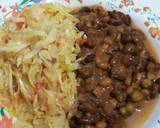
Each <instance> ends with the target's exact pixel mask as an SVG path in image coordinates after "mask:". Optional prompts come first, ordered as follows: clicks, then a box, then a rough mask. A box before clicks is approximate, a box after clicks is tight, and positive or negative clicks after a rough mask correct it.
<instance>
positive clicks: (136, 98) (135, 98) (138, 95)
mask: <svg viewBox="0 0 160 128" xmlns="http://www.w3.org/2000/svg"><path fill="white" fill-rule="evenodd" d="M131 97H132V100H133V101H134V102H139V101H141V100H143V94H142V93H141V92H140V91H134V92H133V94H132V95H131Z"/></svg>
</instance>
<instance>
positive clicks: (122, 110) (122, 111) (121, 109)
mask: <svg viewBox="0 0 160 128" xmlns="http://www.w3.org/2000/svg"><path fill="white" fill-rule="evenodd" d="M120 113H121V114H122V115H126V114H127V110H126V108H125V107H122V108H120Z"/></svg>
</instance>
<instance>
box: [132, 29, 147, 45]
mask: <svg viewBox="0 0 160 128" xmlns="http://www.w3.org/2000/svg"><path fill="white" fill-rule="evenodd" d="M132 38H133V41H134V42H141V41H143V40H144V39H145V37H144V34H143V33H142V32H141V31H140V30H138V29H134V30H132Z"/></svg>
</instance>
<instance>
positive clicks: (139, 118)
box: [125, 40, 160, 128]
mask: <svg viewBox="0 0 160 128" xmlns="http://www.w3.org/2000/svg"><path fill="white" fill-rule="evenodd" d="M145 46H146V48H147V50H148V51H149V52H150V54H151V56H152V57H153V58H154V59H156V60H157V61H158V60H159V58H158V54H157V52H156V50H155V49H154V47H153V46H152V44H151V43H150V42H149V41H148V40H147V41H145ZM159 98H160V97H158V98H156V99H153V100H151V101H146V102H143V103H142V104H141V105H140V108H139V109H137V110H136V111H135V113H134V114H133V115H132V116H131V117H129V118H128V119H127V120H126V121H125V122H126V123H125V125H126V126H125V127H126V128H143V126H144V123H145V122H146V121H147V120H148V119H149V117H150V116H151V114H152V113H153V111H154V109H155V107H156V105H157V103H158V99H159ZM133 122H134V124H133Z"/></svg>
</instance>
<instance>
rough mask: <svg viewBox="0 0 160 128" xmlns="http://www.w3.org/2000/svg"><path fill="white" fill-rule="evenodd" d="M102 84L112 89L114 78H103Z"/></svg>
mask: <svg viewBox="0 0 160 128" xmlns="http://www.w3.org/2000/svg"><path fill="white" fill-rule="evenodd" d="M99 84H100V85H101V86H103V87H106V88H109V89H112V88H113V87H112V79H111V78H108V77H107V78H103V79H102V80H101V81H100V83H99Z"/></svg>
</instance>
